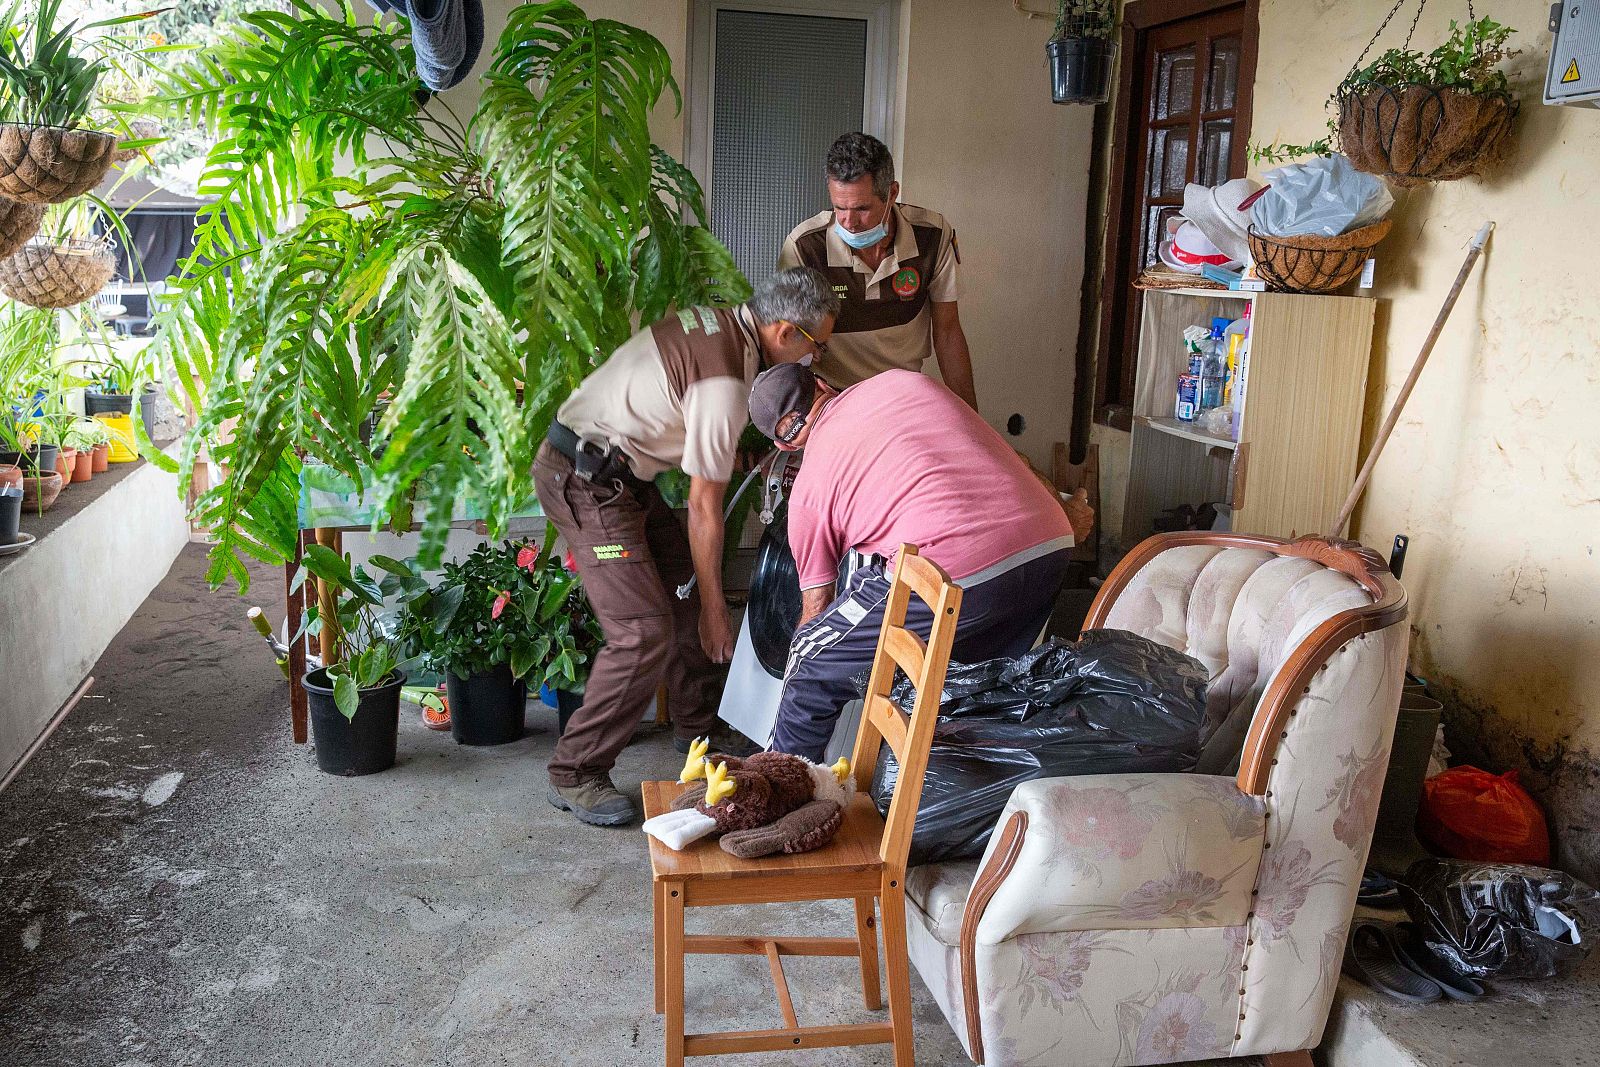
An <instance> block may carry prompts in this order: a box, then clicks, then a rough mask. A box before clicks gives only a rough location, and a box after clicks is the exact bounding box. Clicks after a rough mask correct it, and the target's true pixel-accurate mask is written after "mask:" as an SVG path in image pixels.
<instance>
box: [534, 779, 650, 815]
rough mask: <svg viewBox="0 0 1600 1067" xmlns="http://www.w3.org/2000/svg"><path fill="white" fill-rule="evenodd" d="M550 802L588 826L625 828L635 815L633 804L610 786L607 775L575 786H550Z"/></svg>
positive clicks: (615, 788)
mask: <svg viewBox="0 0 1600 1067" xmlns="http://www.w3.org/2000/svg"><path fill="white" fill-rule="evenodd" d="M550 803H552V804H554V805H555V806H556V807H558V808H560V809H561V810H562V811H570V812H572V814H574V815H576V816H577V817H578V819H579V821H581V822H586V823H588V824H589V825H590V826H626V825H627V824H628V823H630V822H632V821H633V820H634V819H635V818H636V817H637V815H638V813H637V812H636V811H634V808H633V801H631V800H629V799H628V798H627V797H625V796H623V795H622V793H621V792H619V791H618V790H617V787H616V786H614V785H612V784H611V776H610V775H605V776H603V777H600V778H590V779H589V780H588V781H584V782H579V783H578V784H577V785H571V786H568V785H555V784H552V785H551V786H550Z"/></svg>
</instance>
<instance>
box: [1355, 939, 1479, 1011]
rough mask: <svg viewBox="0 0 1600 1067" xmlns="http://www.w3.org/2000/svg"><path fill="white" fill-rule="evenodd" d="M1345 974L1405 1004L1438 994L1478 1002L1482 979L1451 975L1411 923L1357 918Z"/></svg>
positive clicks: (1431, 999) (1429, 1000)
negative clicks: (1358, 919) (1480, 980)
mask: <svg viewBox="0 0 1600 1067" xmlns="http://www.w3.org/2000/svg"><path fill="white" fill-rule="evenodd" d="M1344 965H1345V972H1346V973H1347V974H1350V975H1351V976H1353V977H1355V978H1358V979H1360V980H1361V981H1363V982H1365V983H1366V984H1367V985H1369V986H1371V987H1372V988H1373V989H1376V990H1377V991H1378V992H1380V993H1383V994H1385V995H1387V996H1390V997H1393V998H1394V999H1395V1000H1402V1001H1405V1002H1407V1003H1411V1004H1430V1003H1432V1002H1434V1001H1436V1000H1439V999H1441V998H1448V999H1450V1000H1458V1001H1472V1000H1479V999H1481V998H1482V997H1483V995H1484V988H1483V983H1482V982H1479V981H1478V980H1477V979H1475V978H1471V977H1468V976H1467V975H1463V974H1457V973H1456V972H1455V971H1454V970H1452V969H1451V967H1450V965H1449V964H1448V963H1446V962H1445V961H1444V960H1442V959H1440V958H1439V957H1438V956H1436V955H1435V954H1434V953H1433V951H1432V950H1431V949H1429V948H1428V946H1427V943H1426V942H1425V941H1424V940H1423V938H1422V933H1421V931H1420V930H1419V929H1418V928H1417V926H1416V924H1414V923H1409V922H1399V923H1385V922H1372V921H1358V922H1357V923H1356V924H1355V925H1354V926H1352V927H1351V928H1350V943H1349V945H1348V946H1347V947H1346V948H1345V956H1344Z"/></svg>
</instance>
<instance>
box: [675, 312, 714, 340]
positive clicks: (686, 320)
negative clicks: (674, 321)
mask: <svg viewBox="0 0 1600 1067" xmlns="http://www.w3.org/2000/svg"><path fill="white" fill-rule="evenodd" d="M678 325H680V326H682V327H683V332H684V333H694V332H695V331H696V330H701V329H703V330H705V331H706V335H707V336H708V337H709V336H712V335H714V334H719V333H721V332H722V326H721V325H720V324H719V323H718V322H717V313H716V312H715V311H713V310H711V309H710V308H707V307H692V308H683V309H681V310H680V311H679V312H678Z"/></svg>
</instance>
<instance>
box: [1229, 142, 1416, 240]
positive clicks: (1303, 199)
mask: <svg viewBox="0 0 1600 1067" xmlns="http://www.w3.org/2000/svg"><path fill="white" fill-rule="evenodd" d="M1262 177H1263V179H1264V180H1265V181H1266V182H1267V183H1268V184H1269V185H1270V188H1269V189H1268V190H1267V191H1266V192H1265V193H1263V194H1262V195H1261V199H1259V200H1257V201H1256V202H1255V206H1254V207H1252V208H1251V209H1250V218H1251V221H1253V222H1254V223H1255V226H1256V229H1258V230H1260V231H1261V232H1262V233H1264V234H1268V235H1271V236H1274V237H1293V236H1297V235H1300V234H1320V235H1322V236H1323V237H1337V236H1338V235H1339V234H1341V233H1347V232H1348V231H1350V230H1356V229H1360V228H1361V227H1363V226H1370V225H1372V224H1373V223H1374V222H1377V221H1378V220H1379V219H1381V218H1383V217H1384V216H1385V215H1387V214H1389V209H1390V208H1392V207H1394V194H1393V193H1391V192H1389V186H1388V184H1387V183H1386V182H1385V181H1384V180H1383V179H1382V178H1380V177H1378V176H1377V175H1376V174H1366V173H1363V172H1362V171H1359V170H1356V169H1355V167H1353V166H1351V165H1350V160H1348V159H1346V158H1345V157H1344V156H1342V155H1338V154H1334V155H1331V156H1322V157H1319V158H1317V159H1313V160H1311V161H1309V162H1306V163H1291V164H1289V165H1288V166H1287V167H1279V168H1278V169H1277V170H1272V171H1268V172H1267V173H1266V174H1264V175H1263V176H1262Z"/></svg>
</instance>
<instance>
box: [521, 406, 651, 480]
mask: <svg viewBox="0 0 1600 1067" xmlns="http://www.w3.org/2000/svg"><path fill="white" fill-rule="evenodd" d="M545 440H546V441H548V442H550V447H551V448H554V449H555V450H556V451H557V452H560V453H561V454H562V455H563V456H566V457H567V458H568V459H570V460H571V461H572V469H573V470H574V471H575V472H577V473H578V476H579V477H580V478H583V479H584V480H585V481H591V482H600V483H602V484H604V483H607V482H611V481H619V482H621V483H622V484H624V485H626V486H629V487H630V488H633V489H643V488H646V487H647V486H649V485H650V484H651V483H650V482H647V481H645V480H644V479H643V478H640V477H638V476H637V475H635V474H634V473H633V470H632V468H630V467H629V466H628V457H627V456H626V455H625V454H624V453H623V451H622V449H620V448H618V447H617V446H616V445H610V446H608V449H607V451H606V453H605V454H604V455H603V456H596V455H593V454H590V455H585V454H583V444H584V441H583V438H581V437H579V436H578V435H577V433H575V432H574V431H573V430H572V428H571V427H569V426H564V425H562V424H561V423H560V422H557V421H555V420H554V419H552V420H551V421H550V429H549V432H547V433H546V434H545ZM590 447H591V448H592V447H594V444H593V442H590Z"/></svg>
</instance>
